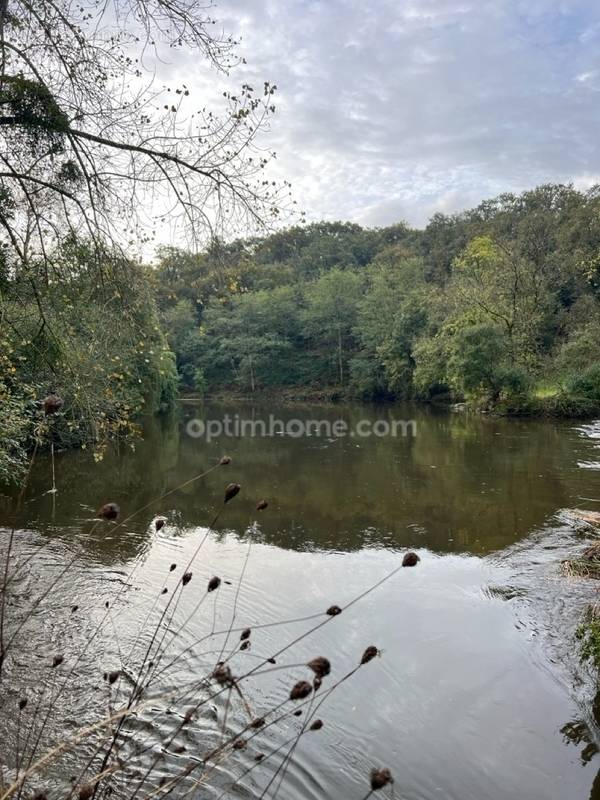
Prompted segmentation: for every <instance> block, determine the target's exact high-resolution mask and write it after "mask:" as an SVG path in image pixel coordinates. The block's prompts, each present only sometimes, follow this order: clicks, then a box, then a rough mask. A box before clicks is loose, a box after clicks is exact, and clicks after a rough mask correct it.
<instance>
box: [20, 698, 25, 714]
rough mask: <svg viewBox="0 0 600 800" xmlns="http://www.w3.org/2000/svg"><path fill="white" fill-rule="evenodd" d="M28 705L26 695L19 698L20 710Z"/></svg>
mask: <svg viewBox="0 0 600 800" xmlns="http://www.w3.org/2000/svg"><path fill="white" fill-rule="evenodd" d="M26 705H27V698H26V697H22V698H21V699H20V700H19V711H23V709H24V708H25V706H26Z"/></svg>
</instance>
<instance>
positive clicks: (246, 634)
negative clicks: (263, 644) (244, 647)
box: [240, 628, 252, 642]
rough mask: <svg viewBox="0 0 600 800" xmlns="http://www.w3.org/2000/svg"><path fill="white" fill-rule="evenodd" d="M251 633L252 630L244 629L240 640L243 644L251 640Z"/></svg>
mask: <svg viewBox="0 0 600 800" xmlns="http://www.w3.org/2000/svg"><path fill="white" fill-rule="evenodd" d="M251 633H252V630H251V629H250V628H244V630H243V631H242V632H241V634H240V640H241V641H242V642H243V641H244V640H245V639H249V638H250V634H251Z"/></svg>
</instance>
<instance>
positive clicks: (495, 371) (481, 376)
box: [448, 325, 507, 399]
mask: <svg viewBox="0 0 600 800" xmlns="http://www.w3.org/2000/svg"><path fill="white" fill-rule="evenodd" d="M506 349H507V345H506V342H505V340H504V338H503V335H502V332H501V331H500V330H499V329H498V328H494V327H492V326H491V325H472V326H469V327H467V328H463V329H462V330H461V331H459V333H458V334H457V335H456V337H455V340H454V347H453V352H452V355H451V356H450V360H449V362H448V375H449V378H450V383H451V384H453V385H454V386H456V388H457V389H458V390H459V391H460V392H461V394H465V395H475V396H478V395H481V394H483V395H484V396H491V397H492V398H493V399H497V397H498V395H499V393H500V389H501V385H502V380H501V375H502V374H503V372H502V369H501V366H500V365H501V364H502V362H503V361H504V359H505V357H506Z"/></svg>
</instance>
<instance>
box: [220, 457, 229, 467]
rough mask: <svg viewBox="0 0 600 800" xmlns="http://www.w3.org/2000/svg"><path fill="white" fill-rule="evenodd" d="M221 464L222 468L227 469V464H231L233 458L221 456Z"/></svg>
mask: <svg viewBox="0 0 600 800" xmlns="http://www.w3.org/2000/svg"><path fill="white" fill-rule="evenodd" d="M219 464H220V465H221V466H222V467H226V466H227V464H231V458H230V457H229V456H221V460H220V461H219Z"/></svg>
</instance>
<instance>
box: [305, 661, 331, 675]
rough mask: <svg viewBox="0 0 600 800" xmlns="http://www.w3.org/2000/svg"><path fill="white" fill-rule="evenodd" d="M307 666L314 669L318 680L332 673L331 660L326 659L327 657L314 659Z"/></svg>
mask: <svg viewBox="0 0 600 800" xmlns="http://www.w3.org/2000/svg"><path fill="white" fill-rule="evenodd" d="M306 666H307V667H308V668H309V669H312V671H313V672H314V673H315V675H316V676H317V678H324V677H325V676H326V675H329V673H330V672H331V664H330V663H329V659H327V658H325V656H317V657H316V658H313V659H312V660H311V661H309V662H308V664H307V665H306Z"/></svg>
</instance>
